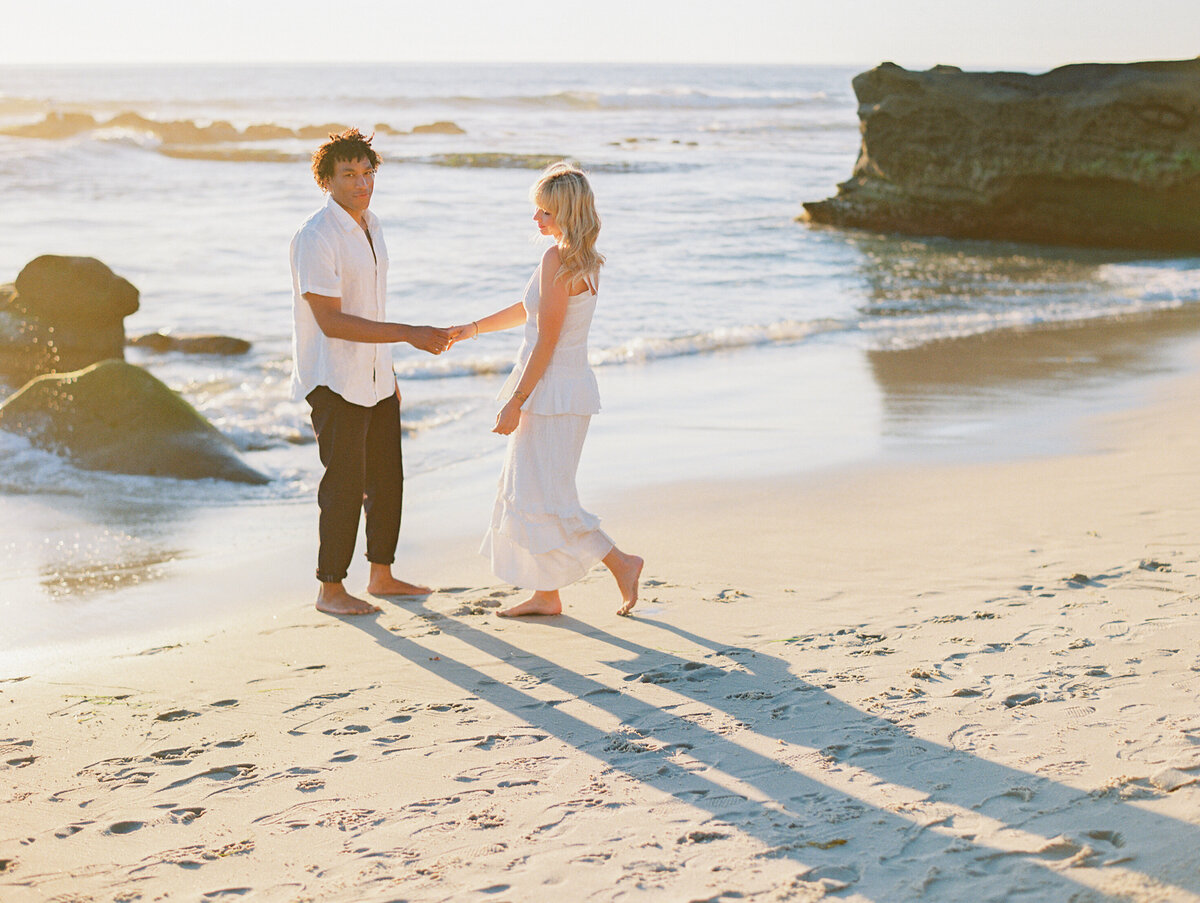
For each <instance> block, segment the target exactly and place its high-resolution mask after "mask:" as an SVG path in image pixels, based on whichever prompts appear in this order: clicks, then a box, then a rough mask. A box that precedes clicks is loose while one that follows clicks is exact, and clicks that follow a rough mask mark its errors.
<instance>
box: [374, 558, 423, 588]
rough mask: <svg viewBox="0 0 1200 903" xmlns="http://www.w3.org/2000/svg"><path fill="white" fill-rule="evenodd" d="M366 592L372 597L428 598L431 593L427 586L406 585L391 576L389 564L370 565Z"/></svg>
mask: <svg viewBox="0 0 1200 903" xmlns="http://www.w3.org/2000/svg"><path fill="white" fill-rule="evenodd" d="M367 592H369V593H370V594H371V595H372V596H428V595H429V594H430V593H432V592H433V590H431V589H430V588H429V587H428V586H421V585H420V584H417V583H407V582H405V581H403V580H397V579H396V578H395V577H393V576H392V566H391V565H390V564H375V563H374V562H372V563H371V576H370V578H369V579H368V580H367Z"/></svg>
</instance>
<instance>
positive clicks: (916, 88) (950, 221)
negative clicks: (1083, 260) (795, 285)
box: [804, 59, 1200, 253]
mask: <svg viewBox="0 0 1200 903" xmlns="http://www.w3.org/2000/svg"><path fill="white" fill-rule="evenodd" d="M854 91H855V94H856V95H857V97H858V101H859V108H858V115H859V119H860V120H861V130H862V136H863V140H862V147H861V150H860V152H859V156H858V161H857V163H856V164H855V166H854V172H853V176H852V178H851V179H850V180H849V181H847V182H844V183H842V184H841V185H840V186H839V187H838V193H837V195H836V197H833V198H829V199H828V200H824V201H818V202H812V203H806V204H805V205H804V208H805V214H804V216H805V218H806V219H808V220H809V221H811V222H815V223H829V224H833V225H839V226H855V227H862V228H867V229H872V230H876V231H884V232H902V233H908V234H916V235H946V236H952V237H961V238H983V239H1012V240H1018V241H1033V242H1044V243H1050V244H1064V245H1079V246H1091V247H1112V248H1137V249H1155V250H1165V251H1175V252H1184V253H1196V252H1200V213H1198V211H1200V59H1196V60H1182V61H1176V62H1151V63H1130V64H1122V65H1107V64H1087V65H1074V66H1064V67H1062V68H1060V69H1055V70H1053V71H1051V72H1047V73H1045V74H1043V75H1026V74H1022V73H1011V72H989V73H980V72H963V71H961V70H960V69H956V68H954V67H949V66H938V67H936V68H934V69H931V70H929V71H927V72H909V71H907V70H905V69H902V68H901V67H899V66H896V65H894V64H892V63H884V64H883V65H881V66H879V67H877V68H875V69H872V70H871V71H869V72H864V73H862V74H860V75H858V76H857V77H855V79H854Z"/></svg>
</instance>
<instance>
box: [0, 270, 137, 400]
mask: <svg viewBox="0 0 1200 903" xmlns="http://www.w3.org/2000/svg"><path fill="white" fill-rule="evenodd" d="M137 309H138V290H137V289H136V288H134V287H133V285H131V284H130V283H129V281H128V280H126V279H123V278H121V277H120V276H117V275H116V274H114V273H113V271H112V270H110V269H109V268H108V267H107V266H105V265H104V264H103V263H101V262H100V261H99V260H96V259H95V258H94V257H55V256H52V255H44V256H42V257H38V258H36V259H35V260H32V261H30V262H29V263H28V264H26V265H25V268H24V269H23V270H21V272H20V274H19V275H18V276H17V281H16V284H15V285H13V286H4V287H0V370H2V371H3V372H4V373H5V374H6V375H8V376H9V377H10V378H15V379H17V380H18V381H24V380H25V379H28V378H29V377H31V376H34V375H36V374H38V373H49V372H61V371H64V370H77V369H79V368H80V367H84V366H87V365H88V364H92V363H95V362H96V361H101V360H106V359H108V358H124V356H125V324H124V319H125V317H127V316H129V314H131V313H133V312H134V311H136V310H137Z"/></svg>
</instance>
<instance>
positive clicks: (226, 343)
mask: <svg viewBox="0 0 1200 903" xmlns="http://www.w3.org/2000/svg"><path fill="white" fill-rule="evenodd" d="M129 344H130V346H131V347H133V348H149V349H150V350H151V351H164V352H165V351H180V352H182V353H184V354H224V355H238V354H245V353H246V352H248V351H249V350H250V348H251V345H250V343H249V342H247V341H246V340H245V339H239V338H235V337H233V336H228V335H171V334H169V333H165V332H151V333H148V334H146V335H140V336H137V337H136V338H132V339H130V340H129Z"/></svg>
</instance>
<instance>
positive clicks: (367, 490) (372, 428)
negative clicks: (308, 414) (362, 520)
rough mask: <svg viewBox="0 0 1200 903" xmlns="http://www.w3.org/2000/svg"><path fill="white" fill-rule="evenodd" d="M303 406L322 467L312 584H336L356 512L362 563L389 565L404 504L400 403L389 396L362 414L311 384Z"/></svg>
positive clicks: (345, 565)
mask: <svg viewBox="0 0 1200 903" xmlns="http://www.w3.org/2000/svg"><path fill="white" fill-rule="evenodd" d="M307 400H308V404H309V406H310V407H311V408H312V425H313V431H314V432H315V433H316V434H317V449H318V451H319V453H320V455H321V463H322V464H323V465H325V475H324V476H323V477H322V478H321V485H320V487H319V488H318V489H317V506H318V507H319V508H320V510H321V519H320V527H319V532H320V539H321V546H320V549H319V551H318V552H317V579H318V580H320V581H321V582H322V583H339V582H341V581H342V580H344V579H345V578H346V572H347V571H348V570H349V568H350V560H351V558H353V556H354V543H355V540H356V539H357V538H358V520H359V513H360V512H361V511H366V514H367V560H368V561H370V562H372V563H375V564H391V563H392V562H393V561H395V559H396V543H397V542H398V540H399V538H400V510H401V507H402V505H403V502H404V459H403V457H402V456H401V453H400V400H399V399H398V398H397V397H396V396H395V395H394V394H393V395H390V396H388V397H387V398H385V399H384V400H383V401H381V402H379V403H378V404H376V405H374V406H373V407H369V408H367V407H363V406H362V405H357V404H351V403H350V402H348V401H346V400H345V399H344V398H342V397H341V396H340V395H338V394H337V393H336V392H334V391H333V390H331V389H329V388H328V387H326V386H317V388H315V389H313V390H312V392H310V393H309V394H308V399H307Z"/></svg>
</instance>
